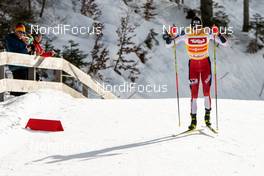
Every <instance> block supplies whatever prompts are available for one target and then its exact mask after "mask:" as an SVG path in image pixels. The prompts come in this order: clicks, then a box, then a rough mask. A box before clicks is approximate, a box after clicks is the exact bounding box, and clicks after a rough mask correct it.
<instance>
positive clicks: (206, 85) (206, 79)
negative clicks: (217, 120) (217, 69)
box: [201, 58, 212, 126]
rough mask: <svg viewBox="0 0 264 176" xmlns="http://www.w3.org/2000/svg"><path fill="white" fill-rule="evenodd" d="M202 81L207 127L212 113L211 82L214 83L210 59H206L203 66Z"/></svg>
mask: <svg viewBox="0 0 264 176" xmlns="http://www.w3.org/2000/svg"><path fill="white" fill-rule="evenodd" d="M201 79H202V84H203V94H204V106H205V116H204V119H205V123H206V125H207V126H210V125H211V123H210V111H211V96H210V89H211V82H212V73H211V63H210V59H209V58H208V59H206V60H205V62H204V64H203V69H202V72H201Z"/></svg>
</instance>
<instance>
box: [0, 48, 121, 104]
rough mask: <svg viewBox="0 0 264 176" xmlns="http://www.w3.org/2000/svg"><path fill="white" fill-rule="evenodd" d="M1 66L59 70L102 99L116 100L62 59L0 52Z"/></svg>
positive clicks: (87, 76) (108, 92)
mask: <svg viewBox="0 0 264 176" xmlns="http://www.w3.org/2000/svg"><path fill="white" fill-rule="evenodd" d="M1 65H16V66H23V67H34V68H42V69H52V70H61V71H64V72H66V73H67V74H69V75H71V76H72V77H74V78H75V79H77V80H79V81H80V82H81V83H82V84H84V85H85V86H87V87H89V88H90V89H92V90H93V91H95V92H96V93H97V94H98V95H100V96H102V97H103V98H105V99H117V97H116V96H115V95H114V94H113V93H112V92H110V91H107V90H105V89H104V87H103V86H102V85H101V84H100V83H99V82H97V81H95V80H93V79H92V78H91V76H90V75H88V74H86V73H85V72H83V71H82V70H80V69H79V68H77V67H76V66H74V65H72V64H71V63H70V62H68V61H66V60H65V59H62V58H56V57H48V58H44V57H41V56H35V55H26V54H19V53H11V52H0V66H1Z"/></svg>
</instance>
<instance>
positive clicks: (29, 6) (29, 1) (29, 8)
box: [28, 0, 31, 13]
mask: <svg viewBox="0 0 264 176" xmlns="http://www.w3.org/2000/svg"><path fill="white" fill-rule="evenodd" d="M28 11H29V12H30V13H31V0H28Z"/></svg>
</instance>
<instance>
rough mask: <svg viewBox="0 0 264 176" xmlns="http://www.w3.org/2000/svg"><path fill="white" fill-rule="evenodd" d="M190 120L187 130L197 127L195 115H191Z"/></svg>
mask: <svg viewBox="0 0 264 176" xmlns="http://www.w3.org/2000/svg"><path fill="white" fill-rule="evenodd" d="M191 118H192V121H191V125H190V126H189V127H188V128H189V130H194V129H195V128H196V125H197V120H196V114H191Z"/></svg>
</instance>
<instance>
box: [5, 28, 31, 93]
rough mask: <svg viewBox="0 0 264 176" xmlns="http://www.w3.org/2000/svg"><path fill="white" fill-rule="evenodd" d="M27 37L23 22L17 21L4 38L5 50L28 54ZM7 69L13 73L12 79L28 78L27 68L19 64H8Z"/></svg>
mask: <svg viewBox="0 0 264 176" xmlns="http://www.w3.org/2000/svg"><path fill="white" fill-rule="evenodd" d="M27 42H28V37H27V36H26V28H25V26H24V25H23V24H21V23H19V24H17V25H16V27H15V32H14V33H11V34H8V35H7V36H6V38H5V46H6V51H7V52H13V53H20V54H28V53H29V50H28V48H27ZM9 70H10V71H11V72H12V74H13V78H14V79H23V80H27V79H28V68H27V67H21V66H12V65H10V66H9ZM10 94H11V95H15V96H19V95H22V94H23V93H19V92H11V93H10Z"/></svg>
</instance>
